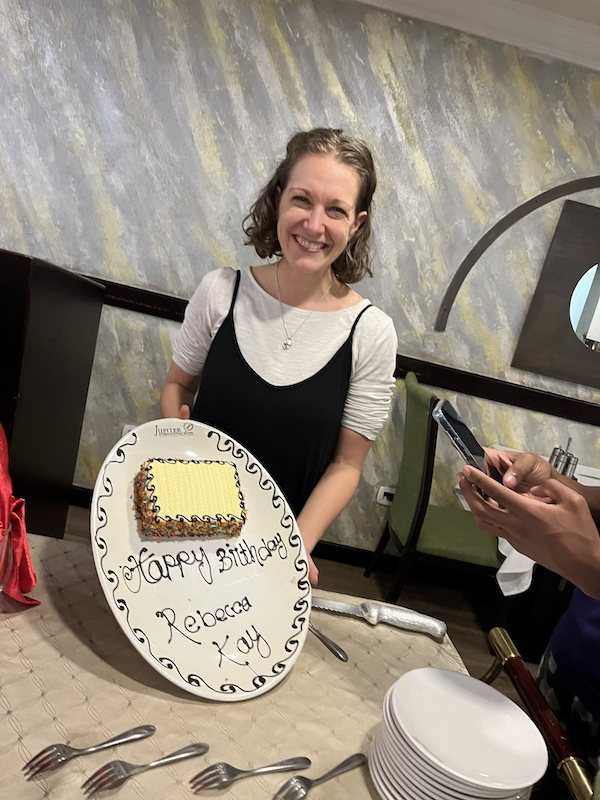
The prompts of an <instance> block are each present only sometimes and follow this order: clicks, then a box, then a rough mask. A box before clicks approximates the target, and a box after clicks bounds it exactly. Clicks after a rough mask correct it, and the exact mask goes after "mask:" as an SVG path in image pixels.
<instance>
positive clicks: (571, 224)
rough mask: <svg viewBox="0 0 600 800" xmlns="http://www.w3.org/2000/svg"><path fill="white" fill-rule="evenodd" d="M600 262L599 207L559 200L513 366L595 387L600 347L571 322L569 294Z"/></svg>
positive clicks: (599, 370)
mask: <svg viewBox="0 0 600 800" xmlns="http://www.w3.org/2000/svg"><path fill="white" fill-rule="evenodd" d="M599 262H600V208H598V207H597V206H590V205H587V204H585V203H577V202H575V201H574V200H567V201H565V204H564V207H563V210H562V213H561V215H560V218H559V220H558V224H557V226H556V231H555V232H554V236H553V238H552V242H551V244H550V248H549V250H548V254H547V256H546V260H545V261H544V266H543V267H542V272H541V275H540V278H539V281H538V284H537V287H536V290H535V293H534V295H533V298H532V300H531V305H530V306H529V311H528V312H527V316H526V317H525V323H524V325H523V329H522V331H521V336H520V337H519V341H518V342H517V348H516V350H515V353H514V356H513V360H512V366H513V367H516V368H517V369H522V370H527V371H528V372H535V373H537V374H538V375H546V376H548V377H549V378H558V380H563V381H570V382H571V383H578V384H582V385H584V386H592V387H595V388H600V353H597V352H594V351H593V350H591V349H590V348H589V347H586V345H585V344H584V343H583V342H582V341H581V340H580V339H579V338H578V337H577V335H576V334H575V331H574V330H573V328H572V326H571V320H570V314H569V307H570V302H571V295H572V294H573V291H574V289H575V287H576V286H577V283H578V282H579V280H580V279H581V277H582V276H583V275H584V274H585V273H586V272H587V271H588V270H589V269H591V267H593V266H594V265H595V264H598V263H599Z"/></svg>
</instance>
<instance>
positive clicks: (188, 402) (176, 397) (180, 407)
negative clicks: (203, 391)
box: [160, 361, 200, 419]
mask: <svg viewBox="0 0 600 800" xmlns="http://www.w3.org/2000/svg"><path fill="white" fill-rule="evenodd" d="M199 387H200V375H190V374H189V373H188V372H186V371H185V370H183V369H181V367H178V366H177V364H176V363H175V362H174V361H171V366H170V367H169V371H168V373H167V378H166V380H165V385H164V386H163V389H162V392H161V393H160V413H161V415H162V416H163V417H174V418H179V419H189V418H190V413H191V410H192V408H193V406H194V398H195V396H196V392H197V391H198V388H199Z"/></svg>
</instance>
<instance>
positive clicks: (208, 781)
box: [190, 757, 311, 794]
mask: <svg viewBox="0 0 600 800" xmlns="http://www.w3.org/2000/svg"><path fill="white" fill-rule="evenodd" d="M310 763H311V762H310V759H308V758H302V757H300V758H288V759H286V760H285V761H278V762H277V763H276V764H269V766H268V767H257V768H256V769H237V768H236V767H232V766H231V764H226V763H225V762H224V761H219V762H218V763H217V764H211V766H210V767H207V768H206V769H204V770H202V772H199V773H198V774H197V775H194V777H193V778H192V779H191V780H190V784H191V787H192V792H193V793H194V794H197V793H198V792H202V791H204V789H212V788H214V787H216V786H218V787H219V788H220V787H221V786H227V785H228V784H230V783H233V782H234V781H238V780H239V779H240V778H247V777H249V776H250V775H262V774H263V773H265V772H286V771H287V770H290V769H306V768H307V767H310Z"/></svg>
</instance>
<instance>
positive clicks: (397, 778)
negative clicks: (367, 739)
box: [369, 668, 548, 800]
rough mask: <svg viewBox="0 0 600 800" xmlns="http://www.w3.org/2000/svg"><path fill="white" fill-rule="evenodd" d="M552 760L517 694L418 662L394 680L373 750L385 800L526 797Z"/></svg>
mask: <svg viewBox="0 0 600 800" xmlns="http://www.w3.org/2000/svg"><path fill="white" fill-rule="evenodd" d="M547 764H548V752H547V749H546V745H545V743H544V740H543V738H542V736H541V734H540V732H539V731H538V729H537V728H536V726H535V725H534V723H533V722H532V721H531V720H530V718H529V717H528V716H527V714H525V712H523V711H522V710H521V709H520V708H519V707H518V706H517V705H515V703H513V702H512V700H509V699H508V698H507V697H505V696H504V695H502V694H500V692H498V691H496V690H495V689H493V688H492V687H491V686H488V685H487V684H485V683H481V681H478V680H476V679H475V678H471V677H470V676H469V675H462V674H461V673H458V672H450V671H448V670H443V669H429V668H428V669H415V670H412V671H411V672H407V673H406V674H405V675H403V676H402V677H401V678H400V679H399V680H398V681H396V683H395V684H394V685H393V686H392V688H391V689H390V690H389V692H388V693H387V694H386V696H385V700H384V704H383V722H382V724H381V726H380V728H379V729H378V730H377V733H376V735H375V738H374V740H373V744H372V747H371V751H370V753H369V770H370V772H371V777H372V778H373V782H374V784H375V786H376V787H377V790H378V791H379V794H380V795H381V797H382V798H384V800H467V798H485V800H509V799H510V800H526V799H527V798H528V797H529V795H530V793H531V786H532V784H534V783H535V782H536V781H538V780H539V779H540V778H541V777H542V775H543V774H544V772H545V771H546V766H547Z"/></svg>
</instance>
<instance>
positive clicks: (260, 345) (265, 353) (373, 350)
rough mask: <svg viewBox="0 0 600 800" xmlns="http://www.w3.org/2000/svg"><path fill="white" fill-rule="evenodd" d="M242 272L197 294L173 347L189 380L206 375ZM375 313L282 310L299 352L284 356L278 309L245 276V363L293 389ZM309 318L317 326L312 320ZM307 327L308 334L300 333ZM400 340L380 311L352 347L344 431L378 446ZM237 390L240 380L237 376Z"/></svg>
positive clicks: (239, 332)
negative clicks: (212, 348)
mask: <svg viewBox="0 0 600 800" xmlns="http://www.w3.org/2000/svg"><path fill="white" fill-rule="evenodd" d="M235 277H236V270H234V269H232V268H230V267H225V268H224V269H217V270H214V271H212V272H209V273H208V274H207V275H205V276H204V278H203V279H202V281H201V282H200V285H199V286H198V288H197V289H196V291H195V292H194V295H193V296H192V299H191V300H190V302H189V304H188V306H187V308H186V312H185V319H184V321H183V325H182V326H181V329H180V331H179V334H178V336H177V339H176V341H175V343H174V347H173V361H174V362H175V363H176V364H177V366H178V367H180V368H181V369H183V370H184V371H185V372H187V373H188V374H189V375H200V374H201V373H202V370H203V368H204V362H205V360H206V355H207V353H208V350H209V348H210V345H211V343H212V340H213V339H214V337H215V334H216V333H217V331H218V330H219V328H220V327H221V323H222V322H223V320H224V319H225V317H226V316H227V314H228V312H229V308H230V306H231V298H232V296H233V289H234V285H235ZM368 305H369V301H368V300H362V301H361V302H360V303H358V304H357V305H354V306H351V307H350V308H344V309H341V310H339V311H312V312H311V311H307V310H306V309H301V308H295V307H294V306H288V305H285V303H284V304H283V314H284V317H285V323H286V325H287V329H288V331H289V333H290V336H291V337H292V339H293V342H294V343H293V345H292V347H290V349H289V350H284V349H283V347H282V345H283V342H284V340H285V339H286V334H285V331H284V328H283V324H282V322H281V311H280V307H279V301H278V300H277V298H275V297H271V295H270V294H269V293H268V292H265V290H264V289H263V288H262V287H261V286H260V285H259V284H258V283H257V281H256V280H255V278H254V276H253V275H252V272H251V271H250V270H246V269H244V270H242V275H241V279H240V288H239V291H238V295H237V299H236V303H235V308H234V315H233V320H234V327H235V333H236V337H237V340H238V344H239V347H240V350H241V353H242V356H243V357H244V359H245V360H246V362H247V363H248V364H249V365H250V367H252V369H253V370H254V371H255V372H256V373H258V375H260V377H261V378H262V379H263V380H265V381H267V382H268V383H271V384H272V385H274V386H288V385H291V384H294V383H299V382H300V381H303V380H305V379H306V378H309V377H310V376H311V375H314V374H315V373H316V372H318V371H319V370H320V369H321V368H322V367H324V366H325V364H327V362H328V361H329V360H330V359H331V358H332V356H333V355H334V354H335V353H336V352H337V351H338V350H339V348H340V347H341V346H342V344H343V343H344V342H345V341H346V339H347V338H348V335H349V333H350V330H351V328H352V325H353V323H354V320H355V319H356V317H357V316H358V315H359V314H360V312H361V311H362V309H363V308H365V307H366V306H368ZM308 317H310V318H308ZM299 326H301V327H299ZM397 348H398V340H397V337H396V332H395V330H394V324H393V322H392V320H391V319H390V317H388V316H387V314H384V312H383V311H381V310H380V309H378V308H375V307H373V308H370V309H369V310H368V311H366V312H365V313H364V314H363V316H362V317H361V318H360V320H359V322H358V324H357V326H356V329H355V331H354V337H353V341H352V374H351V377H350V386H349V389H348V396H347V398H346V405H345V408H344V414H343V417H342V425H343V426H344V427H346V428H350V429H351V430H353V431H356V432H358V433H361V434H362V435H363V436H365V437H366V438H367V439H370V440H371V441H374V440H375V439H376V437H377V434H378V433H379V431H380V429H381V426H382V425H383V423H384V422H385V419H386V417H387V415H388V412H389V407H390V402H391V397H392V388H393V386H394V378H393V374H394V369H395V366H396V352H397ZM232 383H233V385H235V376H234V375H232Z"/></svg>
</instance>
